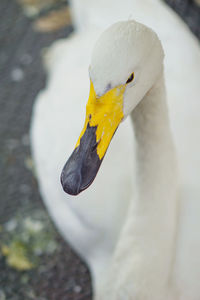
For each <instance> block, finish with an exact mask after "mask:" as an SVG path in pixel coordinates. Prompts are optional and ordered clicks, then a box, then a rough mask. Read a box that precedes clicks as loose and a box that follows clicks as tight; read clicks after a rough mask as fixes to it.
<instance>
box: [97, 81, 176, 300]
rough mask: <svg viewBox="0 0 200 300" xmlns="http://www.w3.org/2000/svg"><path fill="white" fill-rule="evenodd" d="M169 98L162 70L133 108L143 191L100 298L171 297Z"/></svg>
mask: <svg viewBox="0 0 200 300" xmlns="http://www.w3.org/2000/svg"><path fill="white" fill-rule="evenodd" d="M165 98H166V96H165V86H164V79H163V76H161V77H160V79H159V80H158V82H157V83H156V84H155V85H154V86H153V87H152V88H151V90H150V91H149V92H148V93H147V94H146V96H145V97H144V99H143V100H142V101H141V102H140V103H139V105H138V106H137V107H136V109H135V110H134V111H133V112H132V116H131V117H132V120H133V124H134V129H135V137H136V142H137V143H136V144H137V146H136V148H137V149H136V165H137V170H136V178H137V180H136V187H135V188H136V191H137V193H136V194H137V195H136V197H135V198H134V199H132V201H131V207H130V209H129V212H128V216H127V221H126V223H125V225H124V228H123V229H122V232H121V235H120V238H119V242H118V245H117V247H116V251H115V254H114V258H113V261H112V264H111V269H110V272H109V275H108V279H107V281H109V282H107V283H106V286H107V288H106V293H105V295H106V296H104V298H101V297H100V298H99V299H106V300H107V299H142V300H147V299H154V300H161V299H167V297H166V294H167V292H168V291H169V285H170V276H171V269H172V264H173V256H174V251H173V250H174V243H175V235H176V221H177V170H176V159H175V151H174V146H173V141H172V136H171V132H170V126H169V118H168V112H167V106H166V99H165ZM106 297H107V298H106ZM129 297H130V298H129Z"/></svg>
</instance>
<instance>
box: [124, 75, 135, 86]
mask: <svg viewBox="0 0 200 300" xmlns="http://www.w3.org/2000/svg"><path fill="white" fill-rule="evenodd" d="M133 79H134V73H132V74H131V76H130V77H129V78H128V80H127V81H126V84H128V83H129V82H131V81H133Z"/></svg>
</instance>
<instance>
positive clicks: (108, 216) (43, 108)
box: [31, 0, 200, 300]
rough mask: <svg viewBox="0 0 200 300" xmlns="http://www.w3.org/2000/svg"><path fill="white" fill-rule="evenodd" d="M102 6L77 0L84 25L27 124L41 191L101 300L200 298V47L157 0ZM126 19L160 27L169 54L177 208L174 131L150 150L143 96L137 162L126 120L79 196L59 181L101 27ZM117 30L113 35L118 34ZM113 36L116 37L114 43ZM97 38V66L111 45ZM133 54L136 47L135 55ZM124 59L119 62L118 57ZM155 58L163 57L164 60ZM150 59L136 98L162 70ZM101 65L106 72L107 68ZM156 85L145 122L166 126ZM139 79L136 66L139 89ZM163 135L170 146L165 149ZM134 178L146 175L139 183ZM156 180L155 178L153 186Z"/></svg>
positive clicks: (59, 54) (57, 57)
mask: <svg viewBox="0 0 200 300" xmlns="http://www.w3.org/2000/svg"><path fill="white" fill-rule="evenodd" d="M104 2H105V1H89V0H87V3H84V6H83V7H81V5H82V3H81V2H80V1H79V3H80V5H79V3H78V1H74V2H73V5H74V16H75V22H76V24H77V28H78V31H77V32H76V33H75V34H73V35H72V36H71V37H70V38H69V39H67V40H63V41H59V42H57V43H56V44H55V45H54V46H53V47H52V48H51V50H50V51H49V54H48V57H47V66H48V68H49V80H48V85H47V88H46V89H45V90H44V91H42V92H41V94H40V95H39V97H38V99H37V101H36V104H35V107H34V113H33V119H32V128H31V136H32V148H33V155H34V159H35V164H36V169H37V174H38V179H39V186H40V190H41V193H42V196H43V199H44V201H45V204H46V206H47V208H48V210H49V213H50V215H51V216H52V218H53V220H54V222H55V223H56V225H57V226H58V228H59V230H60V231H61V233H62V234H63V236H64V237H65V238H66V240H67V241H69V242H70V244H71V245H72V246H73V247H74V249H75V250H76V251H77V252H78V253H79V254H80V255H81V256H82V257H83V258H84V260H85V261H86V262H87V263H88V265H89V267H90V270H91V272H92V276H93V283H94V289H95V293H96V299H98V300H99V299H103V300H106V299H109V300H111V299H112V300H117V299H119V300H122V299H126V300H127V299H134V300H135V299H138V300H139V299H142V300H147V299H151V300H152V299H154V300H156V299H158V300H162V299H163V300H167V299H169V300H175V299H176V300H186V299H187V300H188V299H190V300H199V299H200V288H199V278H200V254H199V253H200V233H199V232H200V231H199V226H200V221H199V220H200V188H199V186H200V159H199V153H200V143H199V138H200V132H199V125H200V119H199V111H200V103H199V94H200V87H199V70H200V51H199V44H198V42H197V40H196V39H195V37H194V36H193V35H192V34H191V33H190V32H189V31H188V29H187V27H186V26H185V24H184V23H183V22H182V21H181V20H180V19H179V18H178V17H177V15H176V14H174V13H173V12H172V11H171V10H170V9H169V8H168V7H167V6H165V5H164V4H163V3H161V2H160V1H156V0H154V1H153V0H143V1H140V2H139V1H133V0H132V1H129V0H126V1H123V3H122V2H116V1H115V2H116V3H115V2H114V1H106V4H105V3H104ZM130 15H131V17H133V18H134V19H136V20H137V21H140V22H142V23H144V24H145V25H147V26H149V27H151V28H152V29H154V30H155V31H156V32H157V34H158V36H159V38H160V39H161V42H162V44H163V48H164V52H165V77H166V89H167V99H168V105H169V111H170V118H171V124H172V131H173V136H174V140H175V144H176V149H177V157H178V162H179V169H180V174H181V178H180V182H181V195H180V207H179V209H178V210H177V208H176V199H177V198H176V197H175V193H176V187H177V183H176V181H177V176H176V167H175V165H176V164H175V163H173V160H174V156H173V151H172V150H171V146H169V145H170V143H171V142H170V141H171V138H169V143H167V142H166V141H168V134H169V133H167V136H165V135H164V134H163V135H162V134H161V133H160V131H159V134H160V135H159V139H157V140H156V138H155V136H153V135H152V149H153V148H154V146H155V143H157V147H155V149H157V150H155V151H157V152H155V153H154V152H152V153H151V151H150V150H151V148H150V149H148V146H149V145H150V146H151V143H150V144H149V140H151V139H149V136H146V135H145V134H144V132H143V129H145V126H144V128H143V125H142V124H143V123H142V122H141V119H140V117H139V116H140V115H141V111H140V110H142V111H143V109H144V107H143V105H144V104H142V103H144V101H143V100H144V99H143V100H142V99H139V98H138V102H139V100H142V101H141V104H140V105H139V106H138V107H137V108H136V110H134V113H133V114H134V117H133V119H135V120H137V121H136V124H135V126H136V128H137V129H136V140H137V144H138V136H137V134H138V132H140V134H139V136H140V137H141V136H143V143H144V145H145V146H144V147H143V149H144V151H140V152H139V154H138V155H137V156H136V161H135V155H134V151H135V150H134V149H135V147H134V139H133V132H132V127H131V125H130V120H129V119H127V120H126V121H125V122H123V123H122V124H121V125H120V128H119V129H118V131H117V133H116V135H115V137H114V138H113V141H112V143H111V145H110V148H109V150H108V152H107V154H106V157H105V159H104V162H103V164H102V167H101V169H100V171H99V173H98V175H97V178H96V179H95V181H94V183H93V185H92V186H91V187H90V188H89V189H88V190H87V191H85V192H83V193H81V194H80V195H79V196H78V197H76V198H74V197H72V196H69V195H67V194H65V193H64V192H63V191H62V188H61V185H60V181H59V177H60V172H61V169H62V167H63V165H64V163H65V161H66V159H67V158H68V156H69V155H70V153H71V152H72V150H73V148H74V146H75V143H76V140H77V138H78V136H79V133H80V130H81V127H82V125H83V123H84V111H85V104H86V98H87V96H88V92H89V79H88V75H87V68H88V65H89V62H90V60H89V59H90V56H91V50H92V48H93V45H94V42H95V40H96V39H97V37H98V35H99V32H101V31H102V29H104V28H105V27H106V26H107V25H109V24H111V23H113V22H115V21H118V20H121V19H128V18H129V16H130ZM130 23H131V22H130ZM137 28H139V30H140V26H139V27H137V26H135V27H134V29H132V30H137ZM139 34H141V35H142V33H139ZM115 36H116V37H117V33H115ZM134 36H135V35H134V34H133V37H134ZM108 37H109V34H108V35H107V38H108ZM143 37H144V38H145V41H146V39H148V38H149V40H150V41H151V37H152V35H151V33H149V32H148V33H144V35H143V36H142V38H143ZM112 38H113V36H112V35H110V40H111V41H112ZM101 41H103V42H102V44H103V45H102V44H99V42H98V43H97V46H96V48H95V52H94V54H93V57H94V60H93V61H92V65H95V62H97V66H98V61H99V60H100V59H102V58H101V55H96V57H95V53H96V54H98V49H99V53H102V51H103V48H104V47H105V48H106V46H107V47H108V49H109V47H110V46H109V45H108V42H106V39H103V40H102V39H100V43H101ZM140 45H141V43H140ZM101 47H102V51H101ZM123 47H126V48H127V46H126V45H122V46H121V50H122V51H123ZM135 47H137V45H136V46H135ZM146 48H148V47H147V46H146ZM124 49H125V48H124ZM136 50H137V48H136ZM142 50H144V53H145V51H148V49H141V51H136V52H135V53H136V54H135V58H134V59H133V62H135V61H137V57H136V56H137V55H138V57H140V52H142ZM113 52H114V50H113ZM137 53H138V54H137ZM112 55H113V56H114V59H113V61H116V59H117V58H118V57H117V56H116V55H117V54H116V53H112ZM131 55H132V52H131V53H130V57H131ZM141 55H142V54H141ZM118 59H119V60H120V57H119V58H118ZM151 59H153V58H152V56H151V55H150V54H149V61H150V60H151ZM159 62H160V60H159V59H158V66H159ZM154 65H155V70H154V69H151V73H149V74H147V76H146V77H145V76H144V77H142V78H143V82H144V87H143V89H142V85H141V86H140V89H138V94H137V95H140V96H141V95H142V93H143V96H144V94H145V93H146V92H147V90H145V89H147V85H148V84H147V83H148V82H149V81H150V82H151V80H153V78H154V75H155V74H156V70H157V69H156V66H157V64H154ZM160 65H161V62H160ZM101 67H102V64H101ZM103 67H105V69H106V67H107V65H105V66H103ZM134 67H138V68H139V69H141V70H143V69H144V67H145V66H144V65H143V62H142V60H141V61H140V63H139V64H138V65H136V66H134ZM109 68H110V69H109V70H111V69H112V70H113V77H112V78H111V79H113V81H114V83H117V84H118V82H117V81H120V80H122V79H121V78H122V77H120V76H122V75H121V72H119V70H118V69H117V66H116V65H113V66H112V65H111V64H110V66H109ZM99 69H100V68H99ZM103 69H104V68H102V71H99V72H100V73H99V74H100V75H98V69H97V71H96V72H95V74H96V75H98V76H97V78H104V80H106V74H103ZM121 71H122V73H123V72H124V74H126V71H127V72H128V71H129V70H126V68H124V70H121ZM133 71H135V70H133ZM154 72H155V74H154ZM108 73H109V72H108ZM119 73H120V74H119ZM127 74H128V73H127ZM138 74H140V73H139V72H138ZM104 75H105V76H104ZM101 76H102V77H101ZM110 76H112V74H111V75H110ZM155 76H156V75H155ZM138 78H140V76H139V75H138ZM138 80H139V79H138ZM152 84H154V85H155V86H156V87H157V89H154V91H157V92H154V91H153V92H150V93H149V94H147V96H146V98H148V97H149V99H151V101H149V102H150V103H152V105H150V106H149V107H148V113H147V114H146V108H145V110H144V111H145V114H144V115H145V116H146V117H147V119H148V120H149V119H150V120H155V122H156V126H155V128H158V127H159V126H160V128H161V129H162V128H165V126H166V124H165V121H166V120H165V118H164V119H163V115H162V114H161V113H163V112H164V115H165V114H166V111H165V105H164V106H162V107H160V108H159V109H158V107H157V106H156V105H155V109H154V104H155V103H154V99H155V98H156V97H157V98H158V99H159V98H162V99H163V98H164V97H165V96H164V88H163V80H162V76H160V79H159V80H158V81H157V83H155V82H152ZM136 85H137V71H136V83H135V87H136ZM102 87H103V80H102V81H101V80H96V89H97V90H99V93H101V91H102ZM151 93H152V94H151ZM138 97H139V96H138ZM142 98H143V97H142ZM127 99H129V100H127V101H126V103H124V105H125V106H124V107H125V109H127V114H128V112H130V109H129V108H131V107H132V105H130V99H131V94H130V95H129V97H128V96H127ZM145 101H146V100H145ZM146 107H147V106H146ZM159 110H160V112H161V113H160V114H159V113H158V114H156V115H155V111H156V112H159ZM159 116H160V117H159ZM146 117H145V118H146ZM152 122H153V124H154V123H155V122H154V121H152ZM138 124H139V125H138ZM154 125H155V124H154ZM161 129H160V130H161ZM142 132H143V133H142ZM154 138H155V139H154ZM162 139H163V143H165V147H164V148H163V146H162ZM153 141H154V142H155V143H153ZM160 145H161V146H160ZM159 147H160V148H159ZM136 149H137V147H136ZM139 149H140V148H139ZM140 150H141V149H140ZM148 151H149V153H151V154H152V156H153V155H155V157H154V158H153V157H151V158H152V160H150V161H151V163H149V161H148V164H147V165H148V168H147V169H146V170H145V167H144V166H143V172H142V173H140V172H139V173H137V174H136V175H137V176H136V179H135V178H134V174H135V169H136V168H138V165H140V167H141V164H139V161H140V160H141V157H142V160H141V161H143V160H144V161H145V159H144V158H146V157H148ZM171 151H172V152H171ZM153 153H154V154H153ZM161 153H162V155H163V153H164V157H165V161H163V160H162V159H161V161H162V163H163V164H164V166H165V168H162V170H161V169H159V168H158V174H156V175H155V172H156V171H155V170H156V167H155V166H156V164H157V160H159V155H161ZM140 156H141V157H140ZM161 157H162V156H161ZM144 170H145V172H144ZM138 174H139V175H140V174H142V179H143V180H141V178H140V176H139V177H138ZM156 176H157V177H156ZM156 178H157V181H158V182H159V184H157V185H156V184H155V181H156ZM144 179H145V180H147V185H146V190H144V187H143V190H144V194H143V199H142V197H139V196H138V195H139V192H140V189H141V190H142V188H141V186H142V184H143V183H145V180H144ZM135 180H136V183H135ZM138 180H139V181H138ZM162 180H163V181H162ZM166 181H167V184H166ZM141 182H142V183H141ZM154 184H155V186H154ZM157 186H158V190H159V191H158V194H159V195H162V200H161V201H152V199H154V198H153V191H154V190H155V189H156V190H157ZM166 186H167V187H168V188H167V189H166ZM151 194H152V195H151ZM145 197H146V198H147V199H146V198H145ZM151 198H152V199H151ZM137 199H138V201H137ZM145 199H146V201H145ZM139 200H140V201H139ZM171 200H174V201H171ZM147 201H149V202H147ZM136 208H137V209H136ZM179 215H180V218H179ZM120 233H121V235H120ZM175 236H177V239H176V240H175V238H174V237H175ZM141 245H142V246H141Z"/></svg>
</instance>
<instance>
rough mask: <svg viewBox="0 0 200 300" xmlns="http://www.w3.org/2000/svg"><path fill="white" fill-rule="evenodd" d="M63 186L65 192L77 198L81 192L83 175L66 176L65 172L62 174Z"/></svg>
mask: <svg viewBox="0 0 200 300" xmlns="http://www.w3.org/2000/svg"><path fill="white" fill-rule="evenodd" d="M60 180H61V184H62V187H63V190H64V191H65V192H66V193H67V194H70V195H73V196H76V195H78V194H79V193H80V192H81V181H82V180H81V175H80V173H77V172H73V173H68V174H66V173H65V172H64V170H63V171H62V174H61V178H60Z"/></svg>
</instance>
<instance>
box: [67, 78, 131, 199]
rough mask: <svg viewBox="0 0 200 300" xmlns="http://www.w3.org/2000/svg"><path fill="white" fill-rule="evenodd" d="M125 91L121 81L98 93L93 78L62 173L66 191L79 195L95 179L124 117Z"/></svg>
mask: <svg viewBox="0 0 200 300" xmlns="http://www.w3.org/2000/svg"><path fill="white" fill-rule="evenodd" d="M124 91H125V86H124V85H121V86H118V87H115V88H113V89H111V90H109V91H108V92H106V93H105V94H104V95H102V96H101V97H98V96H97V95H96V93H95V90H94V86H93V83H92V81H91V84H90V94H89V99H88V103H87V106H86V118H85V124H84V128H83V130H82V132H81V134H80V137H79V139H78V141H77V144H76V146H75V149H74V151H73V153H72V154H71V156H70V157H69V159H68V161H67V162H66V164H65V166H64V168H63V170H62V174H61V183H62V186H63V189H64V191H65V192H66V193H68V194H70V195H78V194H79V193H80V192H82V191H83V190H85V189H86V188H88V187H89V186H90V184H91V183H92V182H93V180H94V178H95V176H96V174H97V172H98V170H99V167H100V165H101V163H102V160H103V158H104V155H105V153H106V151H107V149H108V146H109V144H110V141H111V139H112V137H113V135H114V133H115V131H116V129H117V127H118V126H119V124H120V122H121V120H122V119H123V117H124V115H123V97H124Z"/></svg>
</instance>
